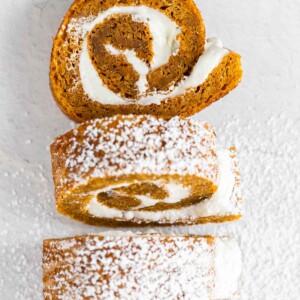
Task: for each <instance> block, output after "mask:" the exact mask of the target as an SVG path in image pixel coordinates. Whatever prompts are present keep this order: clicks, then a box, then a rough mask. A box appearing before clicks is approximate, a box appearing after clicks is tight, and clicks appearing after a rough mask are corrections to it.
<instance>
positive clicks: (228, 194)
mask: <svg viewBox="0 0 300 300" xmlns="http://www.w3.org/2000/svg"><path fill="white" fill-rule="evenodd" d="M218 161H219V172H218V180H217V186H218V190H217V191H216V192H215V194H214V195H213V196H212V197H211V198H209V199H206V200H204V201H201V202H199V203H198V204H195V205H192V206H188V207H183V208H181V209H169V210H163V211H155V212H153V211H140V210H136V209H133V210H128V211H122V210H118V209H115V208H110V207H107V206H105V205H103V204H102V203H99V202H98V201H97V194H98V193H99V192H102V191H103V190H100V191H94V192H93V196H92V198H91V201H90V203H89V204H88V205H87V211H88V212H89V213H90V214H91V215H93V216H96V217H98V218H114V219H117V220H121V221H122V220H123V221H124V220H132V219H134V220H135V221H137V222H138V220H143V221H144V222H147V221H148V222H154V221H155V222H160V223H164V222H176V221H179V220H189V219H196V218H199V217H210V216H226V215H230V214H233V213H234V212H235V213H238V210H239V209H238V208H237V207H236V199H235V196H236V195H234V193H233V191H234V186H235V174H234V171H233V168H232V158H231V156H230V150H220V151H219V153H218ZM116 187H119V186H110V187H107V188H106V189H105V190H110V189H113V188H116ZM167 189H168V190H169V191H170V196H169V197H168V198H167V199H165V200H166V201H168V203H170V201H172V202H173V203H174V202H176V201H177V202H180V201H181V200H182V199H184V198H186V197H188V196H189V192H188V190H186V189H184V188H183V187H182V186H180V185H179V184H176V183H171V184H169V185H168V186H167ZM137 198H139V199H141V200H143V202H142V203H143V204H142V207H147V206H148V205H149V203H151V204H152V205H153V202H154V201H155V200H154V199H151V198H149V197H147V198H145V196H137Z"/></svg>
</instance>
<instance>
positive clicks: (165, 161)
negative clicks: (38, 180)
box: [51, 115, 241, 226]
mask: <svg viewBox="0 0 300 300" xmlns="http://www.w3.org/2000/svg"><path fill="white" fill-rule="evenodd" d="M51 153H52V162H53V176H54V183H55V195H56V200H57V209H58V211H59V212H60V213H62V214H64V215H66V216H69V217H71V218H73V219H77V220H80V221H82V222H85V223H89V224H92V225H107V226H117V225H123V226H124V225H147V224H161V225H167V224H197V223H206V222H224V221H231V220H235V219H238V218H240V216H241V196H240V189H239V173H238V171H237V165H236V153H235V149H234V148H231V149H228V150H221V151H217V149H216V138H215V132H214V130H213V128H212V127H211V126H210V125H209V124H208V123H206V122H201V121H198V120H192V119H181V118H179V117H175V118H171V119H170V120H165V119H159V118H156V117H152V116H149V115H148V116H134V115H127V116H123V115H117V116H114V117H110V118H103V119H98V120H93V121H88V122H86V123H84V124H82V125H80V126H79V127H78V128H76V129H74V130H72V131H70V132H68V133H66V134H65V135H63V136H61V137H58V138H57V139H56V140H55V142H54V143H53V144H52V145H51Z"/></svg>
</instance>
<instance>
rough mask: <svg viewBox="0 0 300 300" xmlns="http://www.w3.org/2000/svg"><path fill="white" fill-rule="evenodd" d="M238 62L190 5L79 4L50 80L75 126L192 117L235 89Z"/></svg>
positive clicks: (163, 0) (136, 0)
mask: <svg viewBox="0 0 300 300" xmlns="http://www.w3.org/2000/svg"><path fill="white" fill-rule="evenodd" d="M241 77H242V70H241V61H240V56H239V55H238V54H237V53H235V52H233V51H230V50H228V49H226V48H224V47H223V45H222V42H221V41H220V40H219V39H217V38H208V39H207V38H206V36H205V27H204V24H203V20H202V17H201V14H200V12H199V10H198V8H197V7H196V5H195V4H194V2H193V1H192V0H185V1H182V0H172V1H170V0H160V1H153V0H122V1H116V0H106V1H99V0H89V1H86V0H76V1H75V2H74V4H73V5H72V6H71V8H70V9H69V11H68V12H67V14H66V16H65V18H64V20H63V22H62V24H61V27H60V29H59V30H58V33H57V36H56V38H55V39H54V45H53V51H52V58H51V66H50V81H51V87H52V91H53V95H54V97H55V99H56V101H57V103H58V105H59V106H60V108H61V109H62V110H63V111H64V112H65V113H66V114H67V115H68V116H69V117H70V118H72V119H73V120H75V121H78V122H82V121H85V120H89V119H94V118H99V117H106V116H112V115H115V114H152V115H157V116H161V117H173V116H177V115H180V116H190V115H193V114H195V113H196V112H199V111H200V110H202V109H203V108H205V107H207V106H208V105H210V104H211V103H213V102H214V101H216V100H218V99H220V98H221V97H223V96H224V95H226V94H227V93H229V92H230V91H231V90H232V89H234V88H235V87H236V86H237V85H238V83H239V81H240V79H241Z"/></svg>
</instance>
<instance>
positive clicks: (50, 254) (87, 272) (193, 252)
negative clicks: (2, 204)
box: [43, 232, 241, 300]
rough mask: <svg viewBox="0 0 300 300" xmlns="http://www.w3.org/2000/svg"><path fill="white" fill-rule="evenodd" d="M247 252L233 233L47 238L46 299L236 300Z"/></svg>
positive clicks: (116, 233) (131, 234)
mask: <svg viewBox="0 0 300 300" xmlns="http://www.w3.org/2000/svg"><path fill="white" fill-rule="evenodd" d="M240 272H241V253H240V250H239V247H238V245H237V243H236V241H235V240H234V239H232V238H229V237H211V236H205V237H202V236H196V235H189V236H173V235H162V234H158V233H148V234H139V233H136V234H133V233H125V232H123V233H121V232H114V233H105V234H99V235H87V236H77V237H73V238H66V239H58V240H46V241H44V256H43V279H44V280H43V281H44V299H45V300H50V299H51V300H56V299H65V300H68V299H77V300H83V299H86V300H88V299H106V300H110V299H130V300H135V299H136V300H140V299H148V300H151V299H170V300H171V299H174V300H175V299H183V300H188V299H190V300H192V299H203V300H204V299H205V300H209V299H211V300H222V299H232V298H233V297H234V296H236V295H237V294H238V289H237V286H238V279H239V276H240Z"/></svg>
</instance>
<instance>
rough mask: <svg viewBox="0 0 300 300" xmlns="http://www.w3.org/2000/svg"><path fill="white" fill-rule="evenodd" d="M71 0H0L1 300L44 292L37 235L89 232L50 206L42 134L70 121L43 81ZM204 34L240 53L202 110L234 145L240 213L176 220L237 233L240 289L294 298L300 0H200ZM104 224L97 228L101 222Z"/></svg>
mask: <svg viewBox="0 0 300 300" xmlns="http://www.w3.org/2000/svg"><path fill="white" fill-rule="evenodd" d="M70 4H71V0H48V1H46V0H5V1H4V0H2V1H1V9H0V43H1V44H0V64H1V65H0V100H1V101H0V132H1V133H0V145H1V146H0V168H1V169H0V187H1V188H0V193H1V194H0V201H1V202H0V211H1V217H0V272H1V274H0V299H1V300H2V299H3V300H13V299H16V300H17V299H18V300H20V299H28V300H35V299H42V292H41V290H42V269H41V268H42V265H41V258H42V241H43V239H45V238H53V237H64V236H69V235H74V234H81V233H89V232H98V231H99V230H101V228H100V229H99V228H95V227H90V226H85V225H82V224H80V223H77V222H75V221H70V220H68V219H66V218H64V217H62V216H60V215H58V214H57V213H56V211H55V203H54V198H53V184H52V179H51V172H50V156H49V148H48V146H49V144H50V143H51V142H52V140H53V138H54V137H55V136H56V135H58V134H62V133H64V132H65V131H66V130H68V129H70V128H71V127H72V126H73V125H72V123H71V122H70V121H69V120H68V119H67V118H66V117H65V116H64V115H63V114H62V113H61V112H60V111H59V109H58V108H57V107H56V105H55V103H54V101H53V100H52V96H51V94H50V90H49V85H48V66H49V56H50V50H51V46H52V40H51V39H52V36H53V35H54V34H55V33H56V30H57V28H58V26H59V24H60V21H61V19H62V17H63V15H64V14H65V12H66V10H67V8H68V6H69V5H70ZM198 4H199V7H200V9H201V10H202V14H203V16H204V19H205V21H206V27H207V32H208V35H216V36H218V37H220V38H222V40H223V42H224V44H225V45H226V46H227V47H229V48H231V49H234V50H235V51H237V52H239V53H241V54H242V56H243V66H244V72H245V74H244V78H243V81H242V83H241V85H240V86H239V88H238V89H236V90H235V91H234V92H232V93H231V94H230V95H229V96H227V97H226V98H224V99H223V100H221V101H219V102H218V103H216V104H214V105H212V106H211V107H209V108H208V109H207V110H205V112H202V113H201V114H199V117H200V118H203V119H206V120H208V121H210V122H211V123H212V124H213V125H215V127H216V130H217V132H218V134H219V138H220V141H221V144H222V145H225V146H231V145H232V144H235V145H236V146H237V147H238V150H239V161H240V168H241V172H242V180H243V194H244V201H245V217H244V218H243V219H242V220H241V221H239V222H237V223H233V224H228V225H219V226H215V225H208V226H196V227H187V228H174V229H173V231H176V232H178V231H181V232H182V231H184V232H193V233H194V232H197V233H216V234H225V233H229V234H234V235H235V236H237V238H238V239H239V241H240V244H241V248H242V251H243V256H244V267H243V274H242V278H241V294H242V296H241V298H242V299H255V300H257V299H262V300H267V299H270V300H274V299H280V300H287V299H293V300H294V299H299V297H300V282H299V280H300V254H299V253H300V234H299V228H300V192H299V186H300V154H299V153H300V149H299V148H300V139H299V134H300V96H299V95H300V76H299V74H300V1H297V0H294V1H292V0H289V1H287V0H272V1H271V0H269V1H268V0H265V1H258V0H251V1H241V0H227V1H224V0H206V1H205V0H202V1H198ZM102 230H103V229H102Z"/></svg>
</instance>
